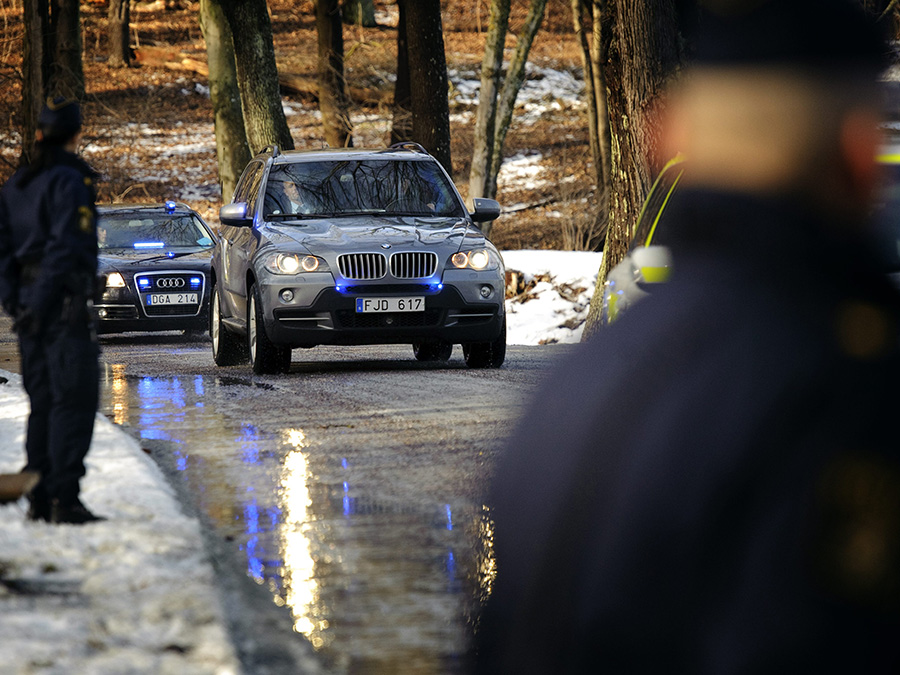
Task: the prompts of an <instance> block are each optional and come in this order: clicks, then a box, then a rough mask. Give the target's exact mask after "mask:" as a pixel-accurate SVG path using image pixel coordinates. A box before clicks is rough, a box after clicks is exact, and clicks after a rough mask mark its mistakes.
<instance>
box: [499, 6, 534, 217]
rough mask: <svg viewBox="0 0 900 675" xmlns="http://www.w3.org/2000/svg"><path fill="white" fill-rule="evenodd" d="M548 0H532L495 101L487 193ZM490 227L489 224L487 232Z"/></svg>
mask: <svg viewBox="0 0 900 675" xmlns="http://www.w3.org/2000/svg"><path fill="white" fill-rule="evenodd" d="M546 7H547V0H531V5H529V7H528V15H527V16H526V17H525V25H524V26H523V27H522V34H521V35H520V36H519V39H518V40H516V48H515V51H513V55H512V59H511V60H510V62H509V72H507V73H506V80H505V81H504V82H503V90H502V91H501V92H500V100H499V102H498V104H497V128H496V131H495V133H494V147H493V156H492V157H491V175H490V180H489V182H488V186H487V193H486V196H487V197H494V196H495V195H496V194H497V175H498V174H499V173H500V165H501V164H503V144H504V143H505V142H506V134H507V132H508V131H509V125H510V124H511V123H512V116H513V110H515V107H516V97H518V95H519V90H520V89H521V88H522V83H523V82H524V81H525V65H526V64H527V63H528V52H530V51H531V43H532V42H534V36H535V34H536V33H537V31H538V28H540V26H541V22H542V21H543V20H544V10H545V9H546ZM489 231H490V228H488V232H489Z"/></svg>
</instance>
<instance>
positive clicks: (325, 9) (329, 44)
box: [316, 0, 353, 148]
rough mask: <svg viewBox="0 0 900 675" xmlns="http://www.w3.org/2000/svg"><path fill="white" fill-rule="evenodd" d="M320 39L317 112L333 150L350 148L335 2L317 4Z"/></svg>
mask: <svg viewBox="0 0 900 675" xmlns="http://www.w3.org/2000/svg"><path fill="white" fill-rule="evenodd" d="M316 31H317V33H318V38H319V61H318V64H319V110H320V111H321V112H322V126H323V128H324V131H325V142H327V143H328V145H330V146H331V147H332V148H345V147H350V146H352V145H353V126H352V125H351V123H350V113H349V108H350V102H349V100H348V99H347V87H346V83H345V81H344V32H343V31H344V25H343V23H341V12H340V7H339V6H338V0H316Z"/></svg>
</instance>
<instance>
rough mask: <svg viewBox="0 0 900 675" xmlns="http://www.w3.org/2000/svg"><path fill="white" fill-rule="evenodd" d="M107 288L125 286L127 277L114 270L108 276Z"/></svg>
mask: <svg viewBox="0 0 900 675" xmlns="http://www.w3.org/2000/svg"><path fill="white" fill-rule="evenodd" d="M106 287H107V288H125V279H124V277H122V275H121V274H120V273H119V272H113V273H112V274H110V275H109V276H108V277H106Z"/></svg>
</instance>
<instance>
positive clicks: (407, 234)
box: [261, 216, 485, 255]
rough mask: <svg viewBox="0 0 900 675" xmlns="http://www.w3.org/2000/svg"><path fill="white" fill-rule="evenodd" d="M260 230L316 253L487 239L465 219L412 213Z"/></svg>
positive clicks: (457, 245) (282, 242)
mask: <svg viewBox="0 0 900 675" xmlns="http://www.w3.org/2000/svg"><path fill="white" fill-rule="evenodd" d="M261 233H262V234H263V236H264V238H265V239H266V240H268V242H269V243H271V244H273V245H275V246H279V247H281V246H284V245H285V244H289V243H290V242H295V243H297V244H300V245H301V246H303V247H305V248H306V249H307V250H308V251H309V252H310V253H315V254H317V255H323V254H327V253H329V252H330V253H335V254H339V253H351V252H362V251H372V250H379V249H381V248H382V246H383V245H388V246H390V248H392V249H393V248H397V249H400V248H402V249H406V250H409V249H417V248H431V249H434V248H446V249H447V250H450V249H452V250H453V251H457V250H459V249H460V248H461V247H462V244H463V241H465V242H466V243H467V244H471V245H473V246H477V245H479V243H481V244H483V243H484V241H485V239H484V235H483V234H481V232H480V230H478V229H477V228H475V227H471V226H470V224H469V222H468V221H467V220H465V219H463V218H423V217H413V216H388V217H386V216H356V217H341V218H337V219H326V218H308V219H304V220H291V221H285V222H282V223H267V224H266V225H265V227H264V228H262V229H261Z"/></svg>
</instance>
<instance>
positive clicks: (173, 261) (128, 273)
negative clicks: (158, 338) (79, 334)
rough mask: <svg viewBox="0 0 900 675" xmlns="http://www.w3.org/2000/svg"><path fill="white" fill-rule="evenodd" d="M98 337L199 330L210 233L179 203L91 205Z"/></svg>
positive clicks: (205, 305)
mask: <svg viewBox="0 0 900 675" xmlns="http://www.w3.org/2000/svg"><path fill="white" fill-rule="evenodd" d="M97 212H98V219H97V242H98V246H99V251H98V265H97V268H98V269H97V274H98V277H99V278H98V288H97V293H96V295H95V297H94V309H95V312H96V317H97V327H98V331H99V332H100V333H121V332H125V331H163V330H185V331H205V330H207V328H208V324H209V283H208V280H209V265H210V258H211V255H212V249H213V246H214V245H215V242H216V235H215V233H214V232H213V231H212V230H211V229H210V227H209V226H208V225H207V224H206V223H205V222H204V221H203V218H201V217H200V215H199V214H198V213H197V212H196V211H194V210H193V209H191V208H190V207H189V206H186V205H184V204H180V203H176V202H172V201H168V202H166V203H165V204H162V205H135V204H127V205H114V206H99V207H98V208H97Z"/></svg>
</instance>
